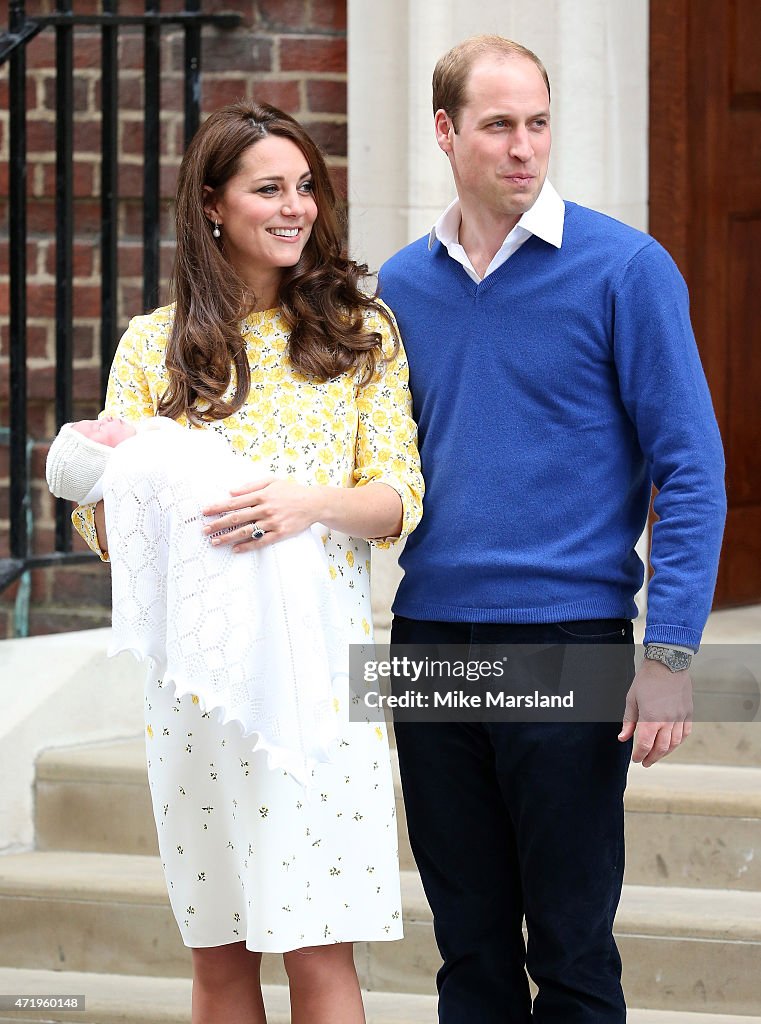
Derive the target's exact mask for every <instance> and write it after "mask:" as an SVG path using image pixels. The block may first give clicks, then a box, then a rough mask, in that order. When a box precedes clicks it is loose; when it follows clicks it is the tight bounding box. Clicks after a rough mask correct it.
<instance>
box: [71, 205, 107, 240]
mask: <svg viewBox="0 0 761 1024" xmlns="http://www.w3.org/2000/svg"><path fill="white" fill-rule="evenodd" d="M102 226H103V218H102V215H101V207H100V201H99V200H98V199H77V200H76V202H75V203H74V233H75V234H77V235H80V236H81V235H98V236H99V235H100V231H101V228H102Z"/></svg>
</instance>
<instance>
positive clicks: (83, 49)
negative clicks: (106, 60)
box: [74, 30, 101, 69]
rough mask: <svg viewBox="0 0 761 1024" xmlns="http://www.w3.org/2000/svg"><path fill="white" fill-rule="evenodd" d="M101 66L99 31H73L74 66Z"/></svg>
mask: <svg viewBox="0 0 761 1024" xmlns="http://www.w3.org/2000/svg"><path fill="white" fill-rule="evenodd" d="M100 66H101V45H100V33H98V34H97V35H96V34H95V33H93V32H83V31H81V30H80V31H79V32H75V33H74V67H75V68H77V69H79V68H100Z"/></svg>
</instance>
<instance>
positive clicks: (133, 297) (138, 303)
mask: <svg viewBox="0 0 761 1024" xmlns="http://www.w3.org/2000/svg"><path fill="white" fill-rule="evenodd" d="M159 305H161V302H159ZM119 309H122V310H124V312H125V315H126V316H127V317H133V316H140V314H141V313H147V312H150V311H149V310H147V309H146V308H145V306H144V305H143V285H142V282H141V283H140V284H139V285H137V284H129V283H127V282H124V281H120V282H119Z"/></svg>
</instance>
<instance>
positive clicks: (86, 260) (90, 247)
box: [45, 239, 96, 278]
mask: <svg viewBox="0 0 761 1024" xmlns="http://www.w3.org/2000/svg"><path fill="white" fill-rule="evenodd" d="M95 252H96V247H95V245H94V244H93V242H92V241H81V240H79V239H74V244H73V246H72V257H73V261H74V277H75V278H76V277H92V276H93V274H94V273H95ZM45 273H46V274H51V275H53V274H55V245H53V244H52V243H51V244H50V245H48V246H46V252H45Z"/></svg>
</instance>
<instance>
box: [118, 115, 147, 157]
mask: <svg viewBox="0 0 761 1024" xmlns="http://www.w3.org/2000/svg"><path fill="white" fill-rule="evenodd" d="M119 153H120V155H121V156H125V155H127V156H142V155H143V122H142V121H133V120H129V121H126V120H121V121H120V123H119Z"/></svg>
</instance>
